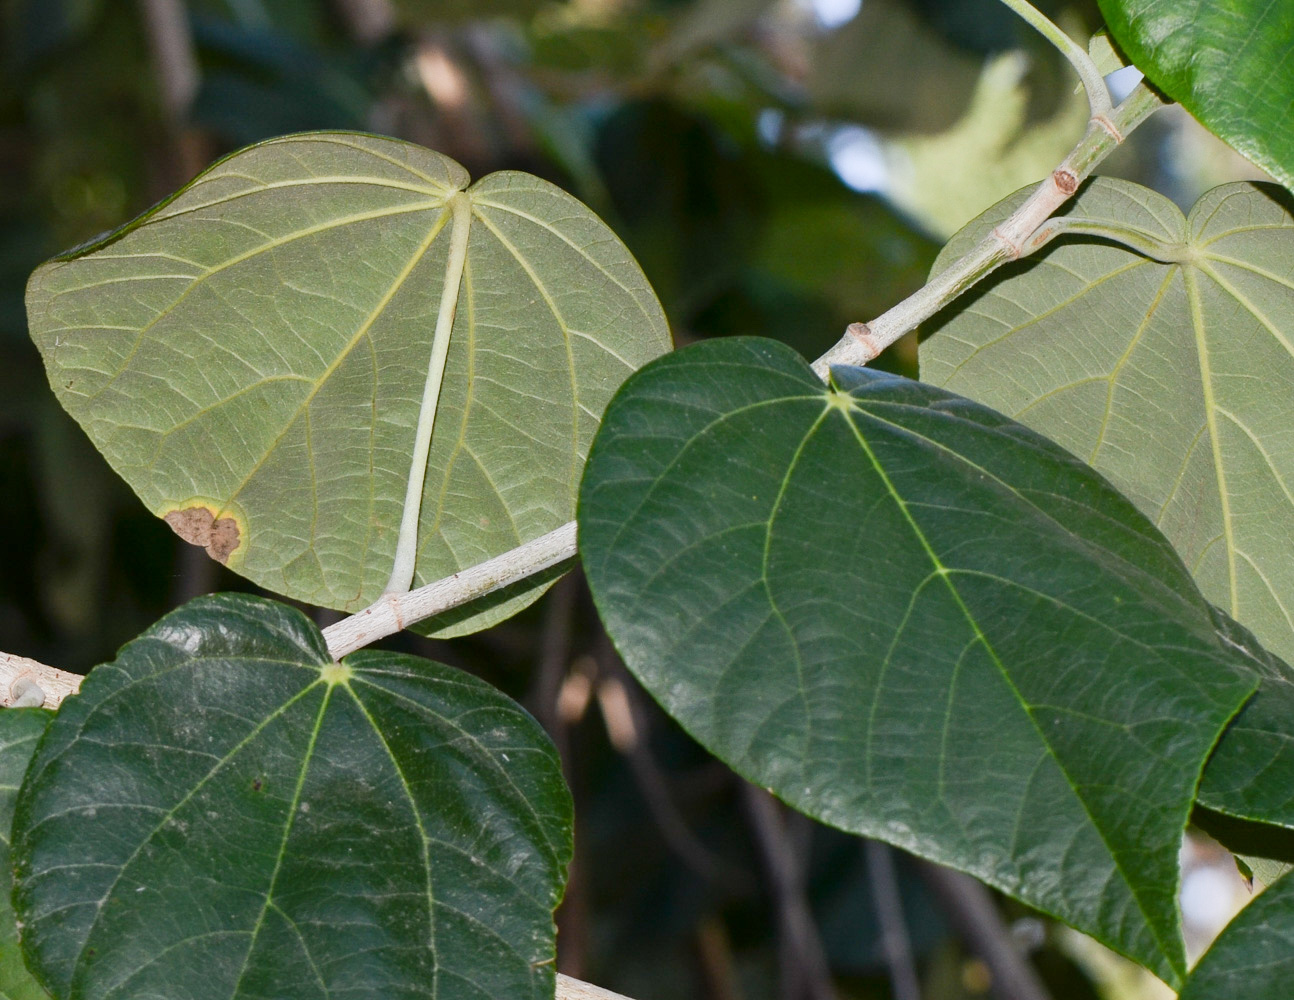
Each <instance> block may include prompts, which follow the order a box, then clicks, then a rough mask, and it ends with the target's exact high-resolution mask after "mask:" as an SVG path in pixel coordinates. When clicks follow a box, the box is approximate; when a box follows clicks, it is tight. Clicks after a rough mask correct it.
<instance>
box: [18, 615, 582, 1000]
mask: <svg viewBox="0 0 1294 1000" xmlns="http://www.w3.org/2000/svg"><path fill="white" fill-rule="evenodd" d="M570 854H571V804H570V799H569V796H568V794H567V792H566V787H565V784H564V783H563V781H562V776H561V771H560V768H559V765H558V761H557V755H556V753H555V751H554V750H553V747H552V744H551V743H550V742H549V741H548V739H547V737H546V736H545V735H544V733H543V731H542V730H541V729H540V728H539V726H538V724H536V723H535V721H534V720H533V719H531V718H530V717H529V716H528V715H526V713H525V712H523V711H522V710H521V709H520V708H519V707H518V706H517V705H515V704H514V703H512V702H511V701H509V700H508V699H507V698H505V697H504V696H503V695H502V694H500V693H499V692H498V691H496V690H495V689H493V688H491V687H490V686H488V685H487V684H485V683H484V682H482V681H479V680H477V679H475V678H473V677H470V676H468V675H465V674H463V673H461V672H460V671H457V670H454V669H451V668H449V667H446V666H442V665H440V664H437V663H432V662H430V661H427V660H422V659H419V658H416V657H411V656H404V655H399V654H394V653H384V652H361V653H356V654H354V655H352V656H349V657H347V658H346V659H345V660H344V661H343V662H342V663H340V664H336V663H333V661H332V659H331V658H330V657H329V656H328V652H327V649H326V647H325V646H324V642H323V637H322V636H321V635H320V634H319V631H318V629H316V628H315V627H314V625H313V624H311V622H310V621H309V620H308V619H306V618H305V617H304V616H303V615H301V614H300V613H299V612H297V611H295V610H293V609H291V608H287V607H284V606H283V605H279V604H275V603H273V602H271V601H266V600H264V599H261V598H252V597H246V596H242V595H229V594H226V595H218V596H215V597H208V598H200V599H198V600H196V601H193V602H192V603H190V604H188V605H186V606H185V607H183V608H181V609H180V610H178V611H175V612H173V613H172V614H170V615H168V616H167V617H166V618H164V619H162V620H161V621H160V622H159V623H158V624H157V625H155V626H154V627H153V628H152V629H150V630H149V631H148V632H146V633H144V635H143V636H141V637H140V638H139V639H137V640H135V641H134V642H131V643H130V644H128V645H127V646H125V647H124V648H123V649H122V651H121V653H120V654H119V656H118V658H117V660H116V661H115V662H113V663H110V664H106V665H103V666H100V667H97V668H96V669H95V670H94V671H93V672H92V673H91V674H90V676H89V677H88V678H87V679H86V681H85V683H84V684H83V686H82V688H81V693H80V694H79V695H77V696H75V697H73V698H70V699H69V700H68V701H67V702H65V703H64V705H63V707H62V709H61V710H60V712H59V714H58V716H57V717H56V718H55V720H54V721H53V723H51V725H50V728H49V731H48V733H47V735H46V737H45V739H44V740H43V741H42V743H41V745H40V749H39V750H38V751H37V753H36V755H35V757H34V759H33V761H32V764H31V768H30V770H29V772H28V776H27V779H26V781H25V782H24V784H23V788H22V792H21V794H20V796H19V800H18V807H17V814H16V817H15V821H14V857H15V860H16V872H17V876H16V877H17V890H16V892H15V903H16V906H17V909H18V912H19V917H20V919H21V920H22V922H23V925H24V930H23V947H24V949H25V951H26V954H27V957H28V960H29V962H30V963H31V966H32V969H33V971H34V972H35V973H36V974H37V976H38V977H39V978H40V980H41V981H42V983H44V984H45V986H46V987H47V988H48V989H49V990H50V991H51V992H52V993H54V994H55V995H56V996H59V997H69V996H75V997H77V998H80V1000H91V998H107V997H146V996H167V997H174V996H176V995H177V994H176V989H177V986H182V987H183V995H184V996H185V997H187V998H191V1000H208V998H210V1000H230V998H251V997H276V998H279V1000H292V998H297V997H301V998H311V1000H313V998H323V997H330V996H331V997H336V996H341V995H354V996H374V997H376V996H381V997H388V998H402V997H407V998H414V997H426V996H428V995H431V996H435V997H439V998H442V1000H449V998H462V1000H469V998H470V1000H481V998H483V997H488V998H495V1000H504V998H508V1000H515V998H530V1000H551V998H552V995H553V990H554V988H555V984H554V972H553V966H552V959H553V953H554V952H553V949H554V928H553V921H552V910H553V907H554V906H555V905H556V903H557V901H558V899H559V898H560V896H561V891H562V887H563V885H564V883H565V877H566V865H567V863H568V861H569V860H570Z"/></svg>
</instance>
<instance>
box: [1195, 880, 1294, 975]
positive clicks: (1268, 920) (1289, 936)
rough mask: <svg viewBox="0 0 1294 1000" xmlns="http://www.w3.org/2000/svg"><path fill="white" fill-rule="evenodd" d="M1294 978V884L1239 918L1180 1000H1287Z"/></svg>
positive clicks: (1280, 885)
mask: <svg viewBox="0 0 1294 1000" xmlns="http://www.w3.org/2000/svg"><path fill="white" fill-rule="evenodd" d="M1292 977H1294V879H1291V878H1290V877H1289V876H1286V877H1284V878H1282V879H1281V880H1280V881H1279V882H1277V883H1276V884H1275V885H1273V886H1272V887H1271V888H1270V889H1268V890H1266V891H1265V892H1263V893H1262V894H1261V895H1260V896H1259V897H1258V898H1257V899H1255V900H1254V901H1253V902H1251V903H1250V904H1249V905H1248V906H1246V907H1245V908H1244V909H1243V910H1241V911H1240V913H1239V915H1237V916H1236V918H1235V919H1234V920H1232V921H1231V923H1230V924H1228V925H1227V927H1226V929H1225V930H1223V932H1222V934H1221V935H1220V936H1219V937H1218V939H1217V940H1216V941H1215V942H1214V943H1213V947H1211V948H1210V949H1209V950H1208V951H1207V952H1205V954H1204V957H1203V958H1201V959H1200V964H1199V965H1197V966H1196V967H1195V971H1194V972H1192V973H1191V978H1190V979H1189V980H1188V981H1187V983H1186V987H1185V989H1183V990H1182V992H1181V995H1180V998H1179V1000H1220V998H1222V997H1243V998H1244V1000H1286V998H1287V997H1288V996H1289V995H1290V980H1291V978H1292Z"/></svg>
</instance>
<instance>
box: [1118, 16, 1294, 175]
mask: <svg viewBox="0 0 1294 1000" xmlns="http://www.w3.org/2000/svg"><path fill="white" fill-rule="evenodd" d="M1099 2H1100V5H1101V13H1102V14H1104V15H1105V20H1106V23H1107V24H1108V25H1109V27H1110V32H1111V34H1113V35H1114V37H1115V39H1116V40H1117V41H1118V43H1119V45H1120V46H1121V47H1122V48H1123V50H1124V51H1125V52H1126V53H1127V54H1128V55H1129V56H1130V57H1131V58H1132V61H1133V62H1134V63H1135V64H1136V65H1137V67H1138V68H1139V69H1140V70H1141V71H1142V72H1144V73H1145V74H1146V76H1148V77H1149V78H1150V80H1151V81H1152V82H1153V83H1154V84H1155V86H1157V87H1159V88H1160V89H1161V90H1163V91H1164V93H1166V94H1167V95H1168V96H1169V97H1171V98H1172V99H1173V100H1175V101H1178V102H1179V103H1180V104H1181V105H1182V106H1183V107H1184V108H1186V110H1187V111H1189V112H1190V113H1191V114H1193V115H1194V116H1195V117H1196V118H1198V119H1199V120H1200V121H1201V122H1203V123H1204V125H1205V126H1206V127H1207V128H1209V129H1210V130H1211V131H1213V132H1215V133H1217V134H1218V135H1220V136H1221V137H1222V138H1223V139H1225V140H1226V141H1227V142H1229V143H1230V144H1231V145H1232V146H1234V147H1235V148H1236V149H1238V150H1239V151H1240V152H1242V153H1244V154H1245V155H1246V156H1247V157H1249V158H1250V159H1251V160H1253V161H1254V163H1256V164H1258V166H1260V167H1262V168H1263V169H1264V170H1266V171H1267V172H1268V173H1270V174H1271V175H1272V176H1273V177H1275V178H1276V179H1277V180H1280V181H1281V182H1283V183H1284V184H1285V185H1286V186H1287V187H1290V188H1294V131H1291V130H1290V127H1289V124H1290V119H1291V117H1294V59H1291V58H1290V53H1291V52H1294V4H1291V3H1289V2H1287V0H1209V2H1207V3H1202V2H1201V0H1099Z"/></svg>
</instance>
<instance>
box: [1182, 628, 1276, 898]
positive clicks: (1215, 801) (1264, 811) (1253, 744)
mask: <svg viewBox="0 0 1294 1000" xmlns="http://www.w3.org/2000/svg"><path fill="white" fill-rule="evenodd" d="M1214 618H1215V620H1216V622H1217V625H1218V634H1219V635H1220V636H1221V637H1222V640H1223V642H1225V643H1226V644H1227V646H1228V647H1229V648H1230V649H1232V650H1233V651H1235V652H1236V653H1238V654H1240V655H1242V656H1244V657H1245V658H1246V660H1247V661H1248V663H1249V665H1250V668H1251V669H1252V670H1253V672H1254V673H1255V674H1256V675H1257V676H1258V677H1259V678H1260V679H1261V687H1260V689H1259V691H1258V694H1257V695H1255V696H1254V697H1253V698H1252V699H1250V701H1249V703H1248V704H1247V705H1245V707H1244V708H1243V709H1242V710H1241V711H1240V714H1239V715H1238V716H1236V718H1235V719H1234V720H1233V721H1232V723H1231V725H1230V726H1228V727H1227V731H1226V733H1225V734H1223V737H1222V740H1221V741H1220V742H1219V744H1218V747H1217V749H1216V750H1215V751H1214V753H1213V756H1212V757H1210V758H1209V763H1208V766H1207V767H1206V768H1205V770H1204V777H1203V779H1202V780H1201V782H1200V790H1199V801H1200V804H1201V805H1203V806H1205V807H1206V808H1208V809H1212V810H1215V811H1217V812H1220V813H1224V814H1225V815H1228V816H1234V817H1239V818H1241V819H1246V820H1253V821H1255V822H1258V823H1274V824H1278V825H1280V826H1284V827H1290V828H1294V669H1291V668H1290V667H1289V665H1288V664H1286V663H1285V662H1284V661H1282V660H1280V659H1278V658H1277V657H1275V656H1273V655H1272V654H1271V653H1269V652H1268V651H1267V650H1265V649H1263V647H1262V645H1261V644H1260V643H1259V642H1258V640H1257V639H1256V638H1255V637H1254V635H1253V633H1252V632H1250V631H1249V630H1248V629H1247V628H1245V627H1243V626H1242V625H1239V624H1238V623H1236V622H1235V621H1234V620H1232V619H1231V617H1230V616H1228V615H1226V614H1225V613H1223V612H1221V611H1219V610H1217V609H1216V608H1215V609H1214ZM1210 832H1213V831H1210ZM1214 835H1215V836H1217V834H1214ZM1218 839H1219V840H1221V841H1222V842H1223V843H1224V844H1226V845H1227V846H1228V847H1231V848H1232V849H1233V850H1235V849H1237V848H1236V847H1235V845H1233V844H1232V843H1231V842H1230V841H1229V840H1228V839H1227V838H1225V837H1222V836H1219V837H1218ZM1268 874H1270V869H1269V870H1268Z"/></svg>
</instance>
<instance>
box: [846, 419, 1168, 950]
mask: <svg viewBox="0 0 1294 1000" xmlns="http://www.w3.org/2000/svg"><path fill="white" fill-rule="evenodd" d="M842 416H843V417H844V419H845V421H846V423H847V424H848V425H849V427H850V430H851V431H852V432H853V434H854V437H855V439H856V440H857V441H858V445H859V447H860V448H861V449H862V450H863V454H865V455H866V456H867V459H868V461H869V462H870V463H871V465H872V468H873V469H874V470H875V472H876V475H877V477H878V478H879V479H880V480H881V482H882V484H883V485H884V487H885V490H886V492H887V493H888V494H889V495H890V497H891V499H892V500H893V501H894V503H895V505H896V506H897V507H898V509H899V512H900V513H901V514H902V516H903V519H904V520H905V521H906V522H907V524H908V526H909V528H911V530H912V534H913V537H914V538H915V539H916V540H917V542H918V544H919V545H920V546H921V548H922V550H923V551H924V552H925V554H926V557H927V558H928V559H929V560H930V564H931V566H932V567H933V572H934V574H935V575H937V576H939V577H941V578H942V579H943V581H944V584H945V586H946V587H947V588H948V592H949V594H950V596H951V597H952V599H953V602H954V603H955V604H956V605H957V607H958V609H959V610H960V611H961V613H962V615H963V616H964V617H965V619H966V623H967V625H968V626H969V628H970V630H971V633H972V634H973V636H974V637H975V639H976V640H977V641H978V642H979V644H980V645H981V647H982V648H983V649H984V651H985V653H987V654H988V656H989V657H990V658H991V659H992V661H993V663H994V665H995V666H996V667H997V669H998V673H999V674H1000V675H1001V677H1002V680H1003V682H1004V683H1005V684H1006V685H1007V687H1008V688H1009V689H1010V691H1011V694H1012V695H1013V696H1014V698H1015V699H1016V701H1017V702H1018V703H1019V705H1020V708H1021V710H1022V711H1023V712H1024V715H1025V717H1026V718H1027V719H1028V720H1029V722H1030V724H1031V725H1032V727H1033V729H1034V732H1035V733H1036V735H1037V737H1038V741H1039V743H1040V744H1041V745H1042V747H1043V748H1044V749H1045V750H1046V751H1047V754H1048V756H1050V757H1051V759H1052V760H1053V761H1055V763H1056V766H1057V767H1058V768H1059V769H1060V772H1061V773H1062V774H1063V775H1064V776H1065V783H1066V785H1067V786H1068V787H1069V789H1070V792H1071V793H1072V794H1073V796H1074V800H1075V801H1076V802H1077V803H1078V805H1079V807H1080V808H1081V809H1082V810H1083V813H1084V815H1086V816H1087V820H1088V823H1089V824H1090V825H1091V827H1092V829H1093V830H1094V831H1095V832H1096V835H1097V836H1098V837H1100V839H1101V843H1102V844H1104V845H1105V849H1106V853H1107V854H1108V856H1109V858H1110V861H1111V863H1112V864H1113V866H1114V869H1115V871H1117V872H1118V873H1119V877H1120V879H1121V880H1122V881H1123V884H1124V886H1125V887H1126V888H1127V890H1128V895H1129V896H1130V897H1131V898H1132V900H1133V901H1134V902H1135V903H1136V906H1137V909H1138V911H1139V912H1140V913H1141V916H1142V919H1143V922H1144V924H1145V926H1146V928H1147V929H1148V930H1149V931H1150V933H1151V935H1152V936H1153V937H1154V939H1155V943H1156V945H1157V947H1158V948H1159V951H1160V954H1161V955H1163V956H1164V958H1165V959H1166V960H1168V962H1169V967H1170V968H1174V966H1173V963H1172V961H1171V959H1169V958H1168V956H1169V955H1170V954H1171V953H1172V952H1171V950H1170V949H1169V948H1168V947H1166V943H1165V941H1164V939H1163V938H1162V937H1161V936H1160V932H1159V927H1158V925H1157V923H1156V921H1154V920H1152V919H1151V917H1150V914H1149V913H1148V912H1147V911H1146V908H1145V904H1144V903H1143V901H1142V899H1141V895H1140V893H1138V892H1137V891H1136V889H1134V888H1133V883H1132V880H1131V878H1129V876H1128V873H1127V872H1126V871H1124V870H1123V866H1122V865H1121V864H1120V861H1119V857H1118V855H1117V854H1116V853H1115V852H1114V850H1113V848H1112V847H1111V845H1110V843H1109V841H1108V840H1107V839H1106V836H1105V831H1104V829H1103V828H1102V827H1101V825H1100V824H1099V823H1097V822H1096V819H1095V817H1094V816H1093V815H1092V812H1091V810H1090V809H1089V808H1088V805H1087V802H1086V801H1085V800H1084V799H1083V796H1082V795H1080V794H1079V792H1078V789H1077V788H1076V787H1075V786H1074V784H1073V783H1072V782H1071V781H1070V780H1069V772H1068V771H1067V770H1066V768H1065V765H1064V764H1063V763H1061V761H1060V758H1059V757H1057V756H1056V751H1055V749H1054V748H1053V747H1052V746H1051V744H1050V743H1049V742H1048V740H1047V737H1046V735H1045V734H1044V733H1043V731H1042V727H1041V726H1040V725H1039V724H1038V721H1037V719H1035V718H1034V716H1033V712H1032V710H1031V708H1030V706H1029V701H1028V699H1026V698H1025V697H1024V694H1023V692H1022V691H1020V689H1019V688H1018V687H1017V686H1016V684H1015V682H1014V680H1013V679H1012V677H1011V675H1010V672H1009V671H1008V670H1007V667H1006V664H1005V663H1003V662H1002V659H1001V657H999V656H998V654H997V651H996V650H995V649H994V648H993V644H992V643H991V642H990V641H989V639H988V636H986V635H985V634H984V633H983V631H982V630H981V629H980V627H979V623H978V622H977V621H976V620H975V616H974V614H973V613H972V612H971V610H970V608H969V607H968V606H967V604H966V602H965V601H964V600H963V599H962V596H961V593H960V592H959V591H958V589H957V586H956V585H955V584H954V583H953V581H952V579H951V574H950V572H949V570H948V568H947V567H946V566H944V564H943V561H942V560H941V559H940V558H939V555H938V553H936V552H935V550H934V548H933V546H932V545H931V544H930V541H929V539H928V538H926V535H925V532H924V531H923V530H922V529H921V526H920V525H919V524H918V523H917V520H916V518H915V517H913V515H912V512H911V511H910V510H909V509H908V505H907V502H906V501H905V500H904V499H903V497H902V495H901V494H900V493H899V491H898V489H897V488H896V487H895V486H894V483H893V482H892V481H891V480H890V477H889V475H888V474H887V473H886V471H885V469H884V466H883V465H882V464H881V462H880V460H879V458H878V457H877V456H876V454H875V452H873V451H872V449H871V446H870V445H869V444H868V443H867V439H866V437H865V435H864V434H863V433H862V431H861V430H860V429H859V427H858V426H857V424H856V423H855V422H854V420H853V419H852V417H851V415H850V414H845V413H842ZM1174 971H1180V970H1177V969H1175V968H1174Z"/></svg>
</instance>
